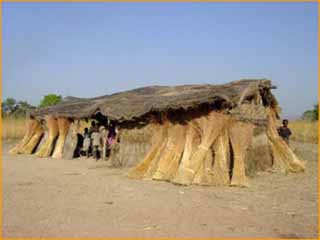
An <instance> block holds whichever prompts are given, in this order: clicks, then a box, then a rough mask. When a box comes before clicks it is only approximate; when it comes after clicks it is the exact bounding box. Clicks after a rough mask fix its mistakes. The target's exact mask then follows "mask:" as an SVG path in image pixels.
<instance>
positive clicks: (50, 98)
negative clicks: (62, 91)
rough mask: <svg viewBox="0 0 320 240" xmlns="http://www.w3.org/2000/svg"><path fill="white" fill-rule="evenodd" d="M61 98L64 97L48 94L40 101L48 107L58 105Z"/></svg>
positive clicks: (41, 104) (42, 105)
mask: <svg viewBox="0 0 320 240" xmlns="http://www.w3.org/2000/svg"><path fill="white" fill-rule="evenodd" d="M61 100H62V97H61V96H60V95H56V94H48V95H45V96H44V97H43V98H42V100H41V102H40V107H48V106H52V105H56V104H57V103H59V102H60V101H61Z"/></svg>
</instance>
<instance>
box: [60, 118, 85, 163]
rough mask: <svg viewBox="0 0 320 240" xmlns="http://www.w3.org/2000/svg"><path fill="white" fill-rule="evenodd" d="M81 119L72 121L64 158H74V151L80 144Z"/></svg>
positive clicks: (66, 140)
mask: <svg viewBox="0 0 320 240" xmlns="http://www.w3.org/2000/svg"><path fill="white" fill-rule="evenodd" d="M80 124H81V123H80V121H75V122H73V123H70V126H69V130H68V134H67V136H66V139H65V143H64V147H63V151H62V157H63V158H64V159H73V157H74V153H75V150H76V147H77V144H78V136H77V134H78V132H79V128H80Z"/></svg>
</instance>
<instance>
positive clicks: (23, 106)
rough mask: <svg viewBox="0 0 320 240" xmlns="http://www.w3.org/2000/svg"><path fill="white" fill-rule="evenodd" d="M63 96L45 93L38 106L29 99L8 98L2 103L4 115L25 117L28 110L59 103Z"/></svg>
mask: <svg viewBox="0 0 320 240" xmlns="http://www.w3.org/2000/svg"><path fill="white" fill-rule="evenodd" d="M61 100H62V96H60V95H56V94H48V95H45V96H44V97H43V98H42V99H41V101H40V103H39V105H38V106H33V105H31V104H29V103H28V102H27V101H17V100H16V99H14V98H7V99H5V100H4V101H3V102H2V103H1V114H2V117H16V118H20V117H25V116H26V115H27V114H28V112H30V111H32V110H35V109H37V108H40V107H47V106H52V105H55V104H57V103H59V102H60V101H61Z"/></svg>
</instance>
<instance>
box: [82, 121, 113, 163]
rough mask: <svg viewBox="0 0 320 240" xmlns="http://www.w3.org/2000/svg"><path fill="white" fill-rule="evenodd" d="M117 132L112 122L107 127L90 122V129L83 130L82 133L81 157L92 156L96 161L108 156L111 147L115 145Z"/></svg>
mask: <svg viewBox="0 0 320 240" xmlns="http://www.w3.org/2000/svg"><path fill="white" fill-rule="evenodd" d="M116 137H117V131H116V126H115V124H114V123H113V122H111V123H110V125H109V126H108V127H105V126H103V125H101V124H100V123H96V122H95V121H92V122H91V127H90V128H89V129H88V128H85V129H84V133H83V145H82V149H81V153H82V155H85V156H87V157H91V156H93V158H94V159H96V161H98V160H99V159H100V158H102V159H104V158H105V157H106V156H108V155H109V154H110V150H111V148H112V146H113V145H114V144H115V143H116Z"/></svg>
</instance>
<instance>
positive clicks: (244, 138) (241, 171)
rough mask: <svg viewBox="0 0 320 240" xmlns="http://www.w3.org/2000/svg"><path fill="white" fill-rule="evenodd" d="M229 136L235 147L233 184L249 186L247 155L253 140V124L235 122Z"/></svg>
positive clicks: (230, 128)
mask: <svg viewBox="0 0 320 240" xmlns="http://www.w3.org/2000/svg"><path fill="white" fill-rule="evenodd" d="M228 131H229V137H230V141H231V145H232V149H233V169H232V177H231V184H230V185H231V186H240V187H247V186H249V183H248V179H247V176H246V173H245V162H244V161H245V157H246V152H247V148H248V146H249V144H250V142H251V139H252V134H253V126H252V125H251V124H248V123H243V122H238V121H237V122H234V123H233V124H232V125H231V126H230V127H229V128H228Z"/></svg>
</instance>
